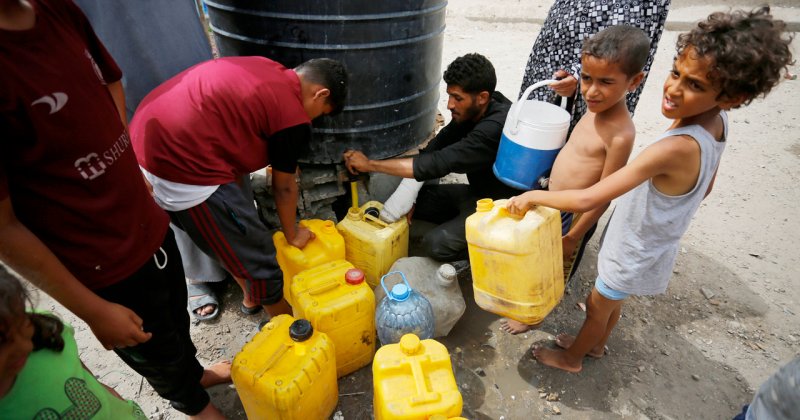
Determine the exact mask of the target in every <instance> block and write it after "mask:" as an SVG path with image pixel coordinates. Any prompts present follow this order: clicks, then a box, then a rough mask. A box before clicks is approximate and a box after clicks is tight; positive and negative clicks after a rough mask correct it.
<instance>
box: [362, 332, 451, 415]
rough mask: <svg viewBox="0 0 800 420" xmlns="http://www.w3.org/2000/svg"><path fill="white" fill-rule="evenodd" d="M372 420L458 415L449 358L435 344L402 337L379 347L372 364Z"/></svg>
mask: <svg viewBox="0 0 800 420" xmlns="http://www.w3.org/2000/svg"><path fill="white" fill-rule="evenodd" d="M372 380H373V388H374V389H373V392H374V400H373V405H374V410H375V420H427V419H428V418H429V417H430V416H432V415H435V414H444V415H446V416H447V417H456V416H460V415H461V408H462V405H463V401H462V399H461V393H460V392H459V391H458V385H456V379H455V376H454V375H453V367H452V365H451V363H450V354H449V353H448V352H447V348H445V346H444V345H442V344H441V343H439V342H438V341H435V340H431V339H428V340H422V341H420V339H419V337H417V336H416V335H414V334H406V335H404V336H403V337H402V338H401V339H400V342H399V343H397V344H389V345H386V346H382V347H381V348H380V349H378V351H377V353H375V359H374V360H373V361H372Z"/></svg>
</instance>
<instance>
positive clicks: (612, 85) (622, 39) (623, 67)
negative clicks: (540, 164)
mask: <svg viewBox="0 0 800 420" xmlns="http://www.w3.org/2000/svg"><path fill="white" fill-rule="evenodd" d="M649 51H650V38H648V37H647V34H645V33H644V31H642V30H641V29H639V28H635V27H633V26H627V25H619V26H612V27H610V28H606V29H604V30H602V31H600V32H598V33H596V34H595V35H593V36H592V37H591V38H589V39H587V40H586V41H585V42H584V43H583V46H582V48H581V75H580V77H581V96H582V97H583V98H584V100H585V101H586V106H587V112H586V114H584V115H583V117H581V119H580V121H578V124H577V125H576V126H575V129H574V130H573V131H572V134H571V135H570V137H569V141H567V144H566V145H565V146H564V148H563V149H561V151H560V152H558V157H556V161H555V163H554V164H553V170H552V171H551V173H550V187H549V190H550V191H561V190H578V189H583V188H588V187H590V186H592V185H594V184H596V183H597V182H598V181H600V180H601V179H603V178H606V177H608V176H609V175H611V174H612V173H614V172H616V171H617V170H619V169H620V168H622V167H623V166H625V163H627V162H628V158H629V157H630V155H631V150H632V149H633V139H634V137H635V135H636V128H635V127H634V125H633V120H631V113H630V112H629V111H628V106H627V104H626V103H625V97H626V95H627V94H628V93H629V92H633V91H635V90H636V88H637V87H638V86H639V83H641V82H642V78H643V77H644V73H643V72H642V68H643V67H644V64H645V62H646V61H647V57H648V52H649ZM569 96H572V94H571V93H570V94H569ZM607 207H608V205H607V204H606V205H601V206H599V207H597V208H595V209H592V210H590V211H588V212H586V213H584V214H573V213H571V212H561V224H562V232H561V233H562V235H563V236H562V238H561V244H562V249H563V253H564V264H565V266H567V267H568V266H569V265H573V258H574V265H573V266H576V265H577V264H578V263H579V262H580V261H579V259H580V258H579V256H578V255H579V254H580V251H579V250H578V248H581V243H582V242H583V241H585V240H587V239H588V237H591V235H592V233H593V232H594V227H595V226H596V224H597V221H598V220H599V219H600V216H602V215H603V213H604V212H605V211H606V208H607ZM572 272H573V271H572V270H570V269H568V268H565V269H564V276H565V277H567V278H568V277H569V276H570V274H572ZM535 327H536V325H526V324H524V323H522V322H519V321H515V320H513V319H505V320H503V321H501V328H502V329H503V330H504V331H506V332H509V333H512V334H519V333H522V332H525V331H528V330H529V329H531V328H535Z"/></svg>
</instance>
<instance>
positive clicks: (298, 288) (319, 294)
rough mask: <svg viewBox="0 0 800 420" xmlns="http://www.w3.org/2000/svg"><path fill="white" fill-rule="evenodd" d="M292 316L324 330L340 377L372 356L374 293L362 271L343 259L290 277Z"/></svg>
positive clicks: (369, 360) (365, 363)
mask: <svg viewBox="0 0 800 420" xmlns="http://www.w3.org/2000/svg"><path fill="white" fill-rule="evenodd" d="M292 296H294V301H295V305H294V306H293V307H292V308H293V310H294V316H295V317H297V318H305V319H307V320H309V321H310V322H311V325H313V326H314V329H315V330H317V331H320V332H324V333H325V334H327V335H328V338H330V339H331V341H333V344H334V347H335V349H336V372H337V375H338V376H339V377H342V376H344V375H347V374H349V373H352V372H355V371H356V370H358V369H360V368H362V367H364V366H366V365H368V364H369V363H370V362H371V361H372V356H374V355H375V294H374V293H373V292H372V289H371V288H370V287H369V285H368V284H367V283H366V282H365V281H364V272H363V271H361V270H359V269H357V268H354V267H353V264H350V263H349V262H347V261H345V260H337V261H333V262H329V263H325V264H322V265H318V266H316V267H314V268H311V269H308V270H304V271H301V272H300V273H298V274H297V275H296V276H294V279H293V280H292Z"/></svg>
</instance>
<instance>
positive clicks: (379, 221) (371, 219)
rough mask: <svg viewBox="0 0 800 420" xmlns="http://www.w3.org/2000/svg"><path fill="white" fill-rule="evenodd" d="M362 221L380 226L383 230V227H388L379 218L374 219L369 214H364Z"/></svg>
mask: <svg viewBox="0 0 800 420" xmlns="http://www.w3.org/2000/svg"><path fill="white" fill-rule="evenodd" d="M364 219H365V220H368V221H370V222H372V223H374V224H376V225H378V226H380V227H382V228H385V227H388V226H389V224H388V223H386V222H384V221H383V220H381V219H380V218H377V217H375V216H373V215H371V214H367V213H364Z"/></svg>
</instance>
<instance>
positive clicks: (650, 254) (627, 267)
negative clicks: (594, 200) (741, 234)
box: [597, 111, 728, 295]
mask: <svg viewBox="0 0 800 420" xmlns="http://www.w3.org/2000/svg"><path fill="white" fill-rule="evenodd" d="M720 116H721V117H722V123H723V127H724V128H723V141H716V140H715V139H714V137H713V136H712V135H711V133H709V132H708V131H706V130H705V129H704V128H703V127H701V126H699V125H691V126H687V127H681V128H676V129H672V130H669V131H667V132H666V133H664V134H663V135H662V136H661V137H660V138H659V139H658V140H657V141H660V140H662V139H664V138H666V137H669V136H680V135H685V136H689V137H691V138H693V139H694V140H695V141H696V142H697V143H698V144H699V145H700V174H699V175H698V178H697V183H696V184H695V186H694V188H692V190H691V191H689V192H688V193H686V194H683V195H677V196H674V195H666V194H663V193H662V192H660V191H658V190H657V189H656V187H655V186H654V185H653V181H652V179H651V180H648V181H647V182H643V183H642V184H641V185H639V186H637V187H636V188H634V189H633V190H631V191H629V192H628V193H626V194H625V195H623V196H622V197H620V198H619V199H618V200H617V206H616V209H615V210H614V214H613V216H612V217H611V220H610V221H609V222H608V226H607V227H606V232H605V233H604V235H603V239H602V244H601V247H600V253H599V255H598V257H597V259H598V261H597V271H598V275H599V276H600V278H602V279H603V281H604V282H605V283H606V284H607V285H608V286H609V287H611V288H612V289H614V290H618V291H621V292H625V293H630V294H634V295H655V294H659V293H664V291H665V290H667V284H669V279H670V277H671V276H672V269H673V267H674V265H675V258H676V256H677V255H678V248H679V245H680V239H681V237H682V236H683V234H684V233H685V232H686V230H687V229H688V228H689V223H690V222H691V220H692V216H694V214H695V212H696V211H697V209H698V208H699V207H700V203H701V202H702V201H703V198H704V197H705V193H706V191H707V190H708V186H709V184H710V183H711V180H712V179H713V178H714V173H715V172H716V170H717V167H718V166H719V161H720V157H721V156H722V151H723V150H724V149H725V144H726V143H725V141H724V140H725V139H726V138H727V137H728V116H727V114H726V113H725V112H724V111H723V112H720Z"/></svg>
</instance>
